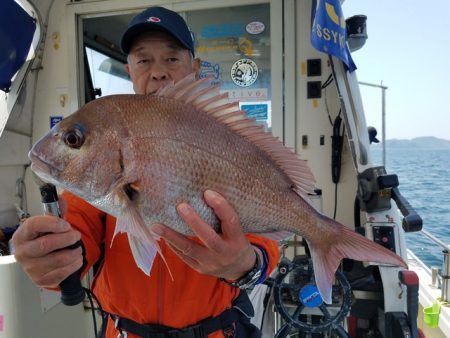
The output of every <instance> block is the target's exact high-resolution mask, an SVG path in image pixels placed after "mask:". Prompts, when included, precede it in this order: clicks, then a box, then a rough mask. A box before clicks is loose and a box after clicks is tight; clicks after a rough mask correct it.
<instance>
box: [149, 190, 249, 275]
mask: <svg viewBox="0 0 450 338" xmlns="http://www.w3.org/2000/svg"><path fill="white" fill-rule="evenodd" d="M204 197H205V201H206V203H207V204H208V205H209V206H210V207H211V208H213V209H214V212H215V213H216V215H217V217H218V218H219V220H220V222H221V230H222V233H220V234H219V233H217V232H216V231H215V230H214V229H213V228H212V227H211V226H210V225H209V224H207V223H205V222H204V221H203V220H202V219H201V218H200V216H199V215H198V214H197V213H196V212H195V211H194V209H192V207H190V206H189V205H188V204H186V203H181V204H179V205H178V206H177V211H178V213H179V215H180V216H181V218H182V219H183V220H184V221H185V223H186V224H187V225H188V226H189V227H191V229H192V230H193V231H194V232H195V234H196V235H197V236H198V238H199V239H200V240H201V242H202V243H201V244H199V243H197V242H195V241H193V240H192V239H189V238H188V237H187V236H184V235H182V234H180V233H178V232H176V231H174V230H172V229H170V228H169V227H166V226H163V225H161V224H155V225H153V227H152V231H154V232H155V233H156V234H158V235H160V236H161V237H162V238H164V239H165V240H166V242H167V243H168V244H169V246H170V247H171V248H172V249H173V250H174V252H175V253H176V254H177V255H178V256H179V257H180V258H181V259H182V260H183V261H184V262H185V263H186V264H188V265H189V266H190V267H192V268H193V269H195V270H197V271H199V272H201V273H203V274H206V275H212V276H216V277H221V278H225V279H227V280H230V281H233V280H237V279H239V278H241V277H242V276H243V275H245V274H246V273H247V272H248V271H250V270H251V269H252V267H253V266H254V265H255V262H256V254H255V248H254V247H253V246H252V245H251V244H250V242H249V241H248V239H247V238H246V237H245V234H244V232H243V230H242V227H241V225H240V222H239V217H238V215H237V213H236V211H234V209H233V208H232V207H231V205H230V204H229V203H228V202H227V201H226V200H225V199H224V198H223V197H222V196H221V195H219V194H218V193H216V192H213V191H211V190H207V191H206V192H205V194H204Z"/></svg>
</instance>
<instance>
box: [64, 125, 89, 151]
mask: <svg viewBox="0 0 450 338" xmlns="http://www.w3.org/2000/svg"><path fill="white" fill-rule="evenodd" d="M63 139H64V143H65V144H66V145H68V146H69V147H70V148H74V149H79V148H81V146H82V145H83V143H84V135H83V133H82V132H81V130H79V129H76V128H74V129H70V130H68V131H67V132H66V133H65V134H64V136H63Z"/></svg>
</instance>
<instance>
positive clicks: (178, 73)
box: [13, 7, 279, 338]
mask: <svg viewBox="0 0 450 338" xmlns="http://www.w3.org/2000/svg"><path fill="white" fill-rule="evenodd" d="M122 49H123V51H124V52H125V53H127V54H128V64H127V65H126V70H127V72H128V74H129V75H130V78H131V80H132V82H133V86H134V90H135V92H136V93H137V94H152V93H154V92H155V91H156V90H157V89H158V88H160V87H161V86H163V85H165V84H167V83H170V82H171V81H175V82H177V81H179V80H181V79H183V78H184V77H185V76H186V75H188V74H191V73H193V72H195V74H196V75H197V76H198V74H199V71H200V60H199V59H194V44H193V41H192V37H191V34H190V32H189V29H188V28H187V26H186V23H185V22H184V20H183V19H182V18H181V17H180V16H179V15H178V14H176V13H175V12H172V11H170V10H167V9H164V8H161V7H152V8H149V9H147V10H146V11H144V12H142V13H141V14H139V15H137V16H136V17H135V18H133V20H132V21H131V22H130V24H129V27H128V29H127V30H126V32H125V33H124V35H123V37H122ZM63 197H64V200H65V204H66V205H67V211H66V212H65V217H64V220H61V219H58V218H55V217H50V216H34V217H31V218H29V219H28V220H27V221H26V222H25V223H24V224H23V225H22V226H21V227H20V228H19V229H18V230H17V231H16V233H15V235H14V238H13V245H14V247H15V256H16V258H17V260H18V261H19V262H20V263H21V264H22V266H23V268H24V270H25V271H26V273H27V274H28V275H29V276H30V278H31V279H32V280H33V281H34V282H35V283H36V284H37V285H40V286H44V287H56V286H57V285H59V283H60V282H61V281H62V280H64V279H65V278H66V277H67V276H69V275H70V274H72V273H73V272H74V271H77V270H79V269H80V268H82V266H83V272H86V271H87V270H88V269H89V268H90V267H91V266H92V265H93V264H94V263H96V262H97V261H98V260H99V258H100V257H101V249H100V248H101V247H102V246H103V248H104V258H103V260H102V262H101V266H100V268H99V270H98V273H97V275H96V277H95V280H94V282H93V285H92V289H93V291H94V293H95V294H96V295H97V298H98V299H99V301H100V303H101V305H102V307H103V309H104V310H105V311H106V312H108V313H109V314H110V315H111V316H110V318H114V319H115V320H116V321H117V322H116V326H117V327H115V325H114V323H113V320H112V319H109V323H108V326H107V333H106V337H108V338H112V337H114V338H115V337H117V335H118V333H121V332H127V334H128V337H138V336H145V337H174V336H175V335H174V333H172V335H166V336H164V335H161V334H162V333H163V332H167V331H170V330H172V332H173V330H174V329H173V328H176V329H183V331H180V330H178V331H177V335H176V337H179V338H183V337H186V338H187V337H206V336H208V337H210V338H219V337H225V336H226V337H233V336H234V335H236V337H250V336H252V335H254V336H255V337H257V336H258V333H256V331H255V330H254V327H252V326H251V324H250V323H249V322H248V318H247V317H246V316H245V315H243V314H242V313H241V312H240V311H238V310H236V309H233V310H229V309H230V308H232V306H233V305H235V306H237V307H239V308H240V309H243V310H244V312H249V311H248V310H246V308H247V307H250V309H251V305H250V304H249V303H248V299H246V298H245V297H246V292H245V291H241V289H240V288H245V287H248V286H251V285H253V284H255V283H257V282H261V281H262V280H263V279H264V278H265V276H266V275H267V274H268V273H270V271H271V270H272V269H273V268H274V267H275V264H276V263H277V261H278V258H279V253H278V248H277V245H276V243H275V242H273V241H270V240H267V239H263V238H261V237H257V236H254V235H250V234H248V235H245V234H244V233H243V231H242V228H241V226H240V223H239V218H238V215H237V214H236V212H235V211H234V210H233V208H232V207H231V206H230V205H229V204H228V202H227V201H226V200H225V199H224V198H223V197H222V196H220V195H219V194H217V193H215V192H213V191H206V192H205V195H204V197H205V200H206V202H207V203H208V205H209V206H210V207H211V208H213V209H214V211H215V213H216V215H217V217H218V218H219V220H220V221H221V233H220V234H218V233H216V232H214V231H213V230H212V228H211V227H210V226H209V225H208V224H206V223H205V222H204V221H203V220H202V219H201V218H200V217H199V216H198V214H197V213H196V212H195V211H194V210H193V209H192V208H191V207H190V206H189V205H187V204H185V203H182V204H180V205H178V206H177V211H178V213H179V214H180V216H181V217H182V218H183V220H184V221H185V222H186V224H187V225H188V226H190V227H191V228H192V230H193V231H194V232H195V233H196V235H197V237H196V238H188V237H186V236H184V235H182V234H180V233H177V232H175V231H173V230H171V229H170V228H168V227H166V226H164V225H160V224H156V225H154V226H153V227H152V230H153V231H154V232H155V233H157V234H159V235H160V236H161V238H162V240H161V243H160V245H161V250H162V253H163V254H164V256H165V257H166V260H167V263H168V265H169V266H170V269H171V271H172V273H173V277H174V279H173V280H172V279H171V277H170V275H169V272H168V270H167V268H166V266H165V265H164V263H163V262H162V260H161V259H160V257H157V258H156V259H155V262H154V264H153V267H152V271H151V276H150V277H148V276H146V275H145V274H144V273H143V272H142V271H141V270H140V269H139V268H138V267H137V266H136V264H135V263H134V260H133V256H132V253H131V250H130V246H129V244H128V239H127V236H126V235H118V236H116V238H115V240H114V243H113V245H112V246H111V240H112V237H113V233H114V228H115V221H116V220H115V218H113V217H111V216H109V215H106V214H105V213H103V212H101V211H99V210H97V209H95V208H94V207H92V206H91V205H89V204H88V203H86V202H85V201H83V200H81V199H80V198H78V197H76V196H74V195H72V194H70V193H68V192H65V193H64V194H63ZM42 234H45V235H43V236H42ZM79 239H81V241H82V243H83V247H84V255H83V253H82V249H81V248H77V249H73V250H61V251H55V250H57V249H61V248H65V247H67V246H69V245H71V244H73V243H75V242H76V241H77V240H79ZM83 262H84V264H83ZM249 305H250V306H249ZM250 312H251V311H250ZM210 317H213V319H208V318H210ZM205 320H206V321H205ZM199 322H201V326H200V328H199V327H197V326H196V325H197V324H198V323H199ZM142 324H152V325H145V326H144V325H142ZM150 332H159V333H160V335H156V334H154V335H150Z"/></svg>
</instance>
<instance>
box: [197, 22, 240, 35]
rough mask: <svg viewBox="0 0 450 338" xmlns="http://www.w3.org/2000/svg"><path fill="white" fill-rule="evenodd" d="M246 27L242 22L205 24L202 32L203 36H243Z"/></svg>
mask: <svg viewBox="0 0 450 338" xmlns="http://www.w3.org/2000/svg"><path fill="white" fill-rule="evenodd" d="M243 33H244V29H243V27H242V25H241V24H236V23H235V24H232V23H224V24H221V25H207V26H204V27H203V29H202V30H201V32H200V37H202V38H223V37H228V36H241V35H243Z"/></svg>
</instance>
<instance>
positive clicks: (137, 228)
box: [111, 191, 173, 280]
mask: <svg viewBox="0 0 450 338" xmlns="http://www.w3.org/2000/svg"><path fill="white" fill-rule="evenodd" d="M116 199H119V200H121V201H122V203H121V205H122V208H121V211H120V213H119V215H118V216H117V221H116V228H115V229H114V235H113V238H112V240H111V246H112V244H113V242H114V238H115V237H116V235H117V234H118V233H126V234H127V235H128V242H129V243H130V248H131V252H132V254H133V258H134V260H135V262H136V264H137V266H138V267H139V268H140V269H141V270H142V271H143V272H144V273H145V274H146V275H147V276H150V271H151V269H152V266H153V262H154V260H155V257H156V254H157V253H159V255H160V256H161V259H162V260H163V262H164V264H165V265H166V267H167V270H168V271H169V275H170V278H171V279H172V280H173V275H172V272H171V270H170V268H169V265H168V264H167V261H166V259H165V257H164V255H163V253H162V251H161V247H160V246H159V244H158V242H157V240H158V239H159V237H158V236H157V235H156V234H154V233H153V232H152V231H151V230H150V229H149V228H148V227H147V225H146V224H145V222H144V220H143V218H142V216H141V214H140V213H139V211H138V209H137V207H136V205H135V203H133V201H131V200H130V199H129V198H128V196H127V195H126V194H125V192H123V191H121V192H118V193H117V194H116Z"/></svg>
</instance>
